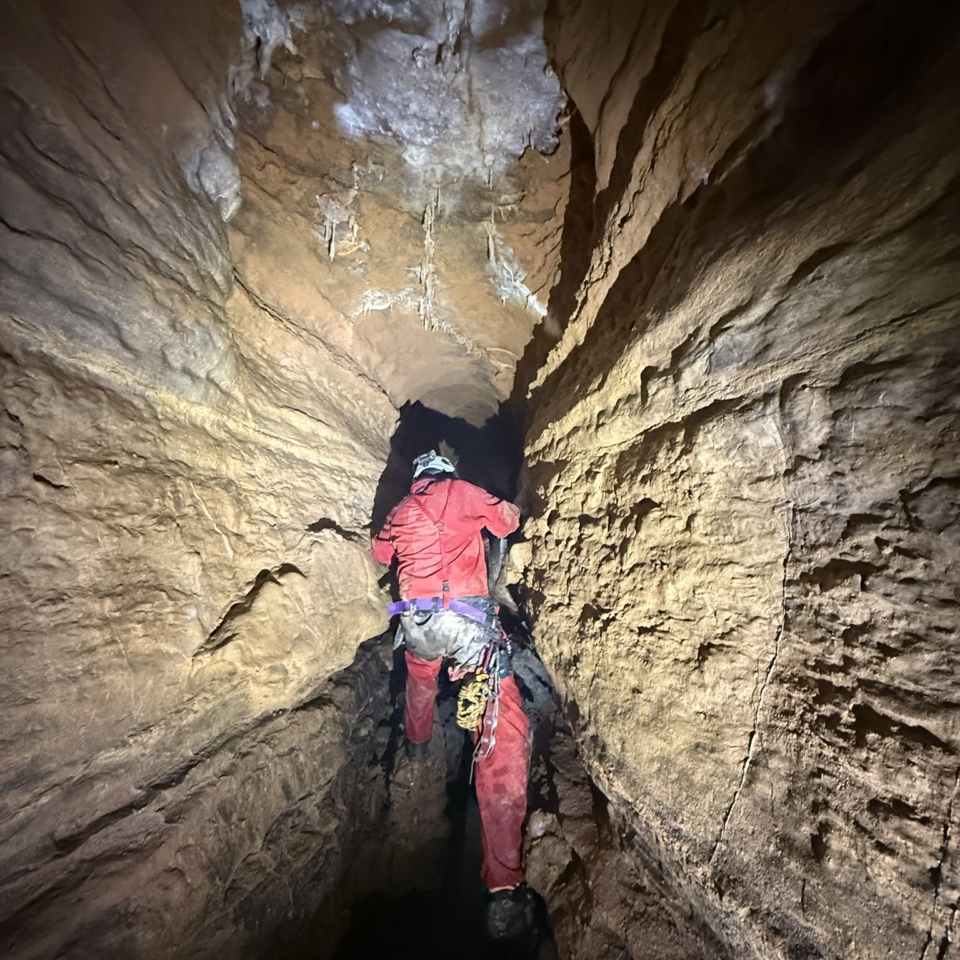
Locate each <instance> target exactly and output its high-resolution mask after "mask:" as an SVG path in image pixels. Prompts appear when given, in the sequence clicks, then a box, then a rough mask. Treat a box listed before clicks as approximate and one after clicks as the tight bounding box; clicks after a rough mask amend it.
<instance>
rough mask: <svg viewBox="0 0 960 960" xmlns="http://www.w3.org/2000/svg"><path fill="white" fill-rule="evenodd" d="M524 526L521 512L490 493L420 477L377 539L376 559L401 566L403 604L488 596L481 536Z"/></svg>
mask: <svg viewBox="0 0 960 960" xmlns="http://www.w3.org/2000/svg"><path fill="white" fill-rule="evenodd" d="M519 525H520V510H519V508H518V507H516V506H514V505H513V504H512V503H510V502H509V501H507V500H501V499H500V498H499V497H495V496H493V494H490V493H487V491H486V490H483V489H481V488H480V487H476V486H474V485H473V484H472V483H467V481H466V480H459V479H455V478H453V477H419V478H418V479H416V480H414V481H413V486H411V487H410V493H409V494H408V495H407V496H406V497H404V498H403V500H401V501H400V502H399V503H398V504H397V505H396V506H395V507H394V508H393V510H391V511H390V516H388V517H387V521H386V523H384V525H383V529H382V530H381V531H380V532H379V533H378V534H377V535H376V537H374V539H373V557H374V559H375V560H378V561H379V562H380V563H386V564H389V563H390V561H391V560H393V556H394V554H396V556H397V560H398V573H399V576H400V596H401V597H402V598H403V599H404V600H415V599H419V598H424V599H427V598H430V597H442V596H443V595H444V591H443V584H444V581H446V582H447V583H448V584H449V590H448V591H447V597H448V598H450V597H480V596H484V595H486V593H487V566H486V563H485V562H484V556H483V537H482V535H481V531H482V530H483V528H484V527H486V528H487V529H488V530H489V531H490V532H491V533H492V534H493V535H494V536H495V537H505V536H507V534H509V533H513V531H514V530H516V529H517V527H518V526H519Z"/></svg>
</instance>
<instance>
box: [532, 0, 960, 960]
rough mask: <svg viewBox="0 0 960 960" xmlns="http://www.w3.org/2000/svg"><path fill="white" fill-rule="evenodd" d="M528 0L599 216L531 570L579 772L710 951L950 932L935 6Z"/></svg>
mask: <svg viewBox="0 0 960 960" xmlns="http://www.w3.org/2000/svg"><path fill="white" fill-rule="evenodd" d="M553 11H554V14H555V21H554V35H553V42H554V45H555V50H556V53H557V57H558V60H559V61H560V62H561V63H562V64H564V69H563V71H562V78H563V80H564V83H565V87H566V89H567V90H568V92H569V94H570V96H571V98H572V100H573V101H574V102H575V103H576V105H577V106H578V108H579V112H580V114H581V116H582V117H583V118H584V123H585V125H586V126H587V128H588V129H589V130H590V132H591V134H592V136H593V143H594V146H595V162H596V178H597V189H596V196H595V204H594V211H595V214H596V217H597V230H596V235H595V238H594V240H595V242H594V249H593V257H592V261H591V263H590V265H589V268H588V270H587V272H586V278H585V281H584V283H583V285H582V286H581V288H580V294H579V298H578V309H577V312H576V314H575V316H574V318H573V321H572V322H571V324H570V325H569V327H568V328H567V330H566V333H565V335H564V337H563V339H562V340H561V342H560V344H559V345H558V347H557V348H556V349H555V350H554V351H553V352H552V354H551V355H550V357H549V358H548V360H547V363H546V365H545V366H544V368H543V369H542V371H541V373H540V375H539V378H538V379H537V380H536V381H535V383H534V385H533V390H532V397H533V402H534V404H535V418H534V421H533V425H532V428H531V430H530V432H529V434H528V440H527V451H528V456H529V462H530V470H529V475H528V478H527V484H526V489H527V496H526V499H527V506H528V509H529V510H530V511H531V512H532V514H533V519H531V520H530V521H529V522H528V523H527V526H526V530H527V533H528V535H529V537H530V538H531V540H532V553H531V560H530V562H529V563H528V564H527V570H526V572H527V590H528V602H529V605H530V607H531V609H532V611H533V612H534V614H535V617H536V631H537V636H538V643H539V646H540V649H541V651H542V653H543V656H544V659H545V661H546V663H547V665H548V667H549V668H550V670H551V672H552V673H553V675H554V677H555V678H556V679H557V682H558V685H559V687H560V689H561V692H562V694H563V697H564V700H565V706H566V711H567V714H568V716H569V718H570V720H571V723H572V726H573V729H574V733H575V736H576V737H577V739H578V741H579V743H580V745H581V748H582V751H583V754H584V757H585V759H586V761H587V765H588V768H589V769H590V771H591V773H592V775H593V776H594V778H595V779H596V781H597V783H598V784H599V786H600V787H601V788H602V789H603V791H604V792H605V793H606V794H607V795H608V796H609V797H610V799H611V802H612V803H613V805H614V806H615V808H617V809H618V810H619V811H621V812H622V813H624V814H625V815H626V817H627V820H628V821H629V822H630V823H631V824H632V825H633V826H634V828H635V829H636V830H637V832H638V835H639V836H640V837H641V838H642V840H643V843H644V845H646V846H647V848H648V849H650V850H651V851H653V852H654V856H655V857H657V858H659V859H660V860H661V862H662V864H663V866H664V869H665V870H667V871H668V872H669V873H670V874H671V875H672V877H673V878H674V879H675V880H676V881H677V882H678V883H679V884H680V885H681V886H682V887H684V888H685V889H686V890H687V892H688V893H689V895H690V896H691V897H692V898H693V899H694V901H695V902H696V903H698V904H699V906H700V909H701V911H702V912H703V914H704V916H705V917H707V918H708V919H709V921H710V922H711V923H712V925H713V927H714V929H715V930H716V931H717V933H718V934H719V935H720V937H721V938H722V939H723V940H724V941H725V942H726V943H727V944H728V946H729V947H730V949H731V950H732V951H733V953H734V955H736V956H738V957H750V956H758V957H759V956H763V957H781V956H782V957H791V958H795V957H804V958H815V957H822V958H826V957H830V958H838V957H847V958H849V957H854V956H856V957H865V958H866V957H870V958H873V957H877V958H879V957H888V956H896V957H920V958H924V960H932V958H933V957H939V958H943V957H947V956H951V955H952V953H953V951H954V950H955V947H954V946H953V940H954V937H955V933H956V931H955V923H954V921H955V917H956V912H957V901H958V878H957V874H956V868H955V862H956V854H955V844H956V840H955V836H954V833H955V825H956V791H957V783H958V773H960V766H958V760H957V755H958V750H960V731H958V721H960V713H958V709H957V708H958V703H957V694H956V684H955V681H954V677H955V673H956V669H957V657H958V650H960V648H958V629H960V594H958V592H957V572H958V562H960V501H958V493H957V491H958V484H960V478H958V472H957V463H958V462H960V416H958V414H960V389H958V387H957V384H958V382H960V321H958V308H960V269H958V267H957V260H956V251H957V249H958V234H957V228H956V224H957V213H958V209H960V190H958V184H960V177H958V174H960V153H958V150H957V142H956V137H955V131H956V129H957V122H958V119H960V118H958V115H957V106H956V100H955V97H954V96H953V94H952V92H951V91H953V90H954V89H956V85H957V81H958V76H957V64H958V62H960V60H958V54H960V48H958V36H960V31H958V28H960V24H958V20H957V15H956V11H955V10H954V9H953V8H952V7H951V6H950V5H948V4H939V3H930V4H924V5H922V6H921V8H918V10H916V11H915V15H911V16H910V17H909V18H904V17H902V13H903V10H902V8H900V7H899V6H898V5H896V4H893V3H880V4H873V3H871V4H857V3H847V4H835V3H830V4H814V5H810V4H805V5H804V6H803V8H802V9H801V8H798V7H796V6H791V5H789V4H779V3H763V4H750V3H742V4H728V5H724V6H723V7H722V8H721V7H718V6H717V5H715V4H713V5H712V4H700V3H686V2H679V3H659V4H658V3H642V4H619V5H611V7H610V10H609V11H608V13H607V14H606V15H601V16H598V15H597V12H596V11H595V8H594V6H593V5H592V4H587V3H580V2H577V0H561V2H559V3H557V4H555V5H554V8H553ZM627 24H629V29H628V28H627ZM610 37H613V38H614V39H613V43H614V48H613V49H609V48H608V39H609V38H610ZM601 50H606V51H608V52H609V53H610V54H611V55H608V56H606V57H603V58H601V57H600V56H599V55H598V53H599V51H601Z"/></svg>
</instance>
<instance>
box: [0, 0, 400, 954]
mask: <svg viewBox="0 0 960 960" xmlns="http://www.w3.org/2000/svg"><path fill="white" fill-rule="evenodd" d="M161 6H163V8H164V10H163V12H160V11H159V10H158V7H157V5H156V4H124V3H121V2H116V3H111V4H104V3H84V4H75V3H53V2H50V3H36V4H32V3H30V4H24V3H19V4H18V3H10V4H5V5H4V10H3V30H2V42H3V55H2V57H0V64H2V67H0V70H2V81H3V82H2V86H3V90H2V94H0V97H2V99H0V103H2V110H3V121H2V123H3V144H2V155H3V156H2V161H0V178H2V186H0V218H2V225H0V235H2V241H0V242H2V247H0V308H2V312H3V315H2V317H0V344H2V347H0V391H2V407H3V411H2V413H0V461H2V467H0V486H2V496H3V501H4V505H3V511H2V514H0V530H2V532H0V543H2V544H3V549H2V551H0V554H2V555H0V607H2V609H3V624H2V629H0V642H2V659H3V671H2V679H0V701H2V712H3V734H2V754H0V755H2V763H0V766H2V771H3V772H2V775H0V776H2V789H0V794H2V799H0V864H2V868H0V876H2V880H0V924H2V930H3V934H2V941H0V942H2V943H3V950H4V952H5V954H7V955H10V956H23V957H32V956H71V957H76V956H96V957H108V956H124V957H130V956H135V955H137V956H141V955H151V956H170V955H172V951H174V947H173V946H172V945H173V944H176V945H177V948H176V952H177V955H179V956H186V955H189V954H188V953H187V952H185V951H186V950H187V948H186V947H185V946H184V940H185V938H186V937H187V935H188V931H190V934H189V935H190V938H191V949H193V950H196V951H198V952H202V951H203V950H206V953H207V955H209V952H210V950H211V944H212V943H216V940H217V937H220V938H221V939H222V938H230V937H238V936H240V937H242V936H246V935H251V932H252V931H254V930H255V929H256V928H258V925H260V924H261V923H263V924H268V922H270V923H272V922H275V921H279V920H282V919H284V912H283V911H286V910H288V909H294V906H295V901H296V899H297V897H295V896H294V893H292V892H291V891H292V890H293V888H294V886H296V882H295V881H292V877H293V875H295V874H297V873H298V871H302V870H306V869H307V862H308V861H309V858H310V856H311V855H312V853H311V849H310V847H309V846H308V845H304V844H303V842H302V836H301V835H299V834H298V833H296V832H294V833H293V834H292V835H288V833H286V832H284V829H282V828H281V824H282V823H283V822H284V818H285V817H288V816H289V815H290V814H291V811H293V810H297V811H298V816H299V817H300V818H301V819H302V821H303V824H304V825H305V827H307V828H309V825H310V824H311V823H314V829H315V831H317V832H319V833H322V832H323V830H332V829H334V828H336V829H340V827H338V826H337V821H336V819H333V820H332V821H331V820H330V815H329V814H323V812H322V807H323V805H324V803H330V802H332V800H333V797H335V796H339V795H340V794H343V795H345V796H348V795H349V790H348V789H347V787H346V786H344V783H345V782H346V781H344V779H343V778H344V777H347V779H348V780H349V775H348V772H347V771H348V769H349V767H348V766H347V767H345V766H344V765H345V764H349V762H350V760H351V758H350V757H349V756H348V753H347V747H346V743H347V741H348V739H349V738H350V737H351V736H356V737H358V738H359V739H358V740H357V743H362V742H363V739H362V738H363V736H364V735H365V733H369V732H370V730H369V729H368V730H366V731H364V730H363V729H361V728H362V723H361V720H360V718H362V717H363V716H364V715H369V714H371V713H375V712H376V711H380V713H382V712H383V710H384V709H385V701H386V686H385V680H384V678H383V677H380V678H378V679H377V680H376V683H374V681H373V680H370V681H364V683H365V686H362V689H360V692H359V693H356V694H355V695H352V696H351V697H346V698H345V699H344V698H343V697H341V700H343V702H342V703H340V702H338V703H334V701H329V702H328V697H329V691H328V690H327V685H326V680H327V678H328V677H329V676H330V675H331V674H333V673H335V672H336V671H338V670H340V669H342V668H344V667H346V666H347V665H349V664H350V663H351V662H352V661H353V659H354V657H355V653H356V648H357V645H358V643H360V642H361V641H363V640H364V639H366V638H368V637H371V636H373V635H375V634H378V633H379V632H380V631H381V630H382V629H383V628H384V626H385V625H386V617H385V614H384V612H383V607H382V599H381V597H380V591H379V589H378V587H377V584H376V580H377V577H379V575H380V571H379V570H378V569H376V568H375V565H374V564H373V562H372V560H371V559H370V557H369V555H368V551H367V546H366V539H367V533H366V530H365V529H364V528H365V526H366V525H367V524H368V523H369V517H370V512H371V509H372V504H373V499H374V493H375V490H376V484H377V480H378V478H379V475H380V472H381V470H382V465H383V463H384V462H385V460H386V456H387V449H388V443H389V435H390V433H391V432H392V430H393V426H394V424H395V420H396V411H395V408H394V406H393V404H392V403H390V401H389V400H388V399H387V397H386V395H385V393H384V391H383V390H382V389H381V388H380V387H379V386H378V385H377V384H376V382H375V381H374V380H372V379H371V378H364V377H363V376H360V375H358V371H357V370H356V369H355V367H354V366H351V364H350V362H349V361H348V360H345V359H344V358H343V357H342V356H341V355H339V354H338V353H337V352H336V351H334V350H331V349H330V348H328V347H327V346H326V345H325V343H324V341H323V339H322V338H320V337H312V338H311V337H307V336H303V335H298V333H297V331H296V330H291V329H289V328H285V327H284V325H283V324H282V322H281V321H280V318H277V317H273V316H271V315H270V314H269V313H267V312H266V311H265V310H263V309H261V308H260V307H258V306H257V305H256V304H252V303H250V302H247V301H245V300H243V298H241V297H238V296H237V295H236V294H235V293H233V294H232V295H231V292H232V291H233V290H234V288H233V274H232V266H231V261H230V255H229V251H228V246H227V233H226V228H225V225H224V222H223V218H224V216H229V215H231V214H232V213H233V212H234V210H235V201H236V199H237V196H236V190H237V189H239V174H237V172H236V168H235V167H232V170H233V173H232V174H231V166H232V163H233V161H232V160H230V159H229V156H228V153H229V150H230V147H231V144H232V124H233V120H232V118H231V115H230V105H229V103H228V101H227V93H228V90H227V84H228V78H229V68H230V65H231V63H238V62H240V61H241V52H240V50H239V44H240V40H241V37H242V31H241V23H240V10H239V7H236V6H235V5H234V4H232V3H213V2H211V3H205V4H194V3H188V4H177V5H175V4H164V5H161ZM231 176H234V177H236V181H235V182H233V181H232V180H231ZM231 184H232V186H231ZM221 188H222V189H221ZM231 190H232V191H233V192H232V193H231ZM264 371H269V373H270V376H269V377H265V376H264ZM277 371H280V372H281V375H280V376H277V375H276V372H277ZM367 669H369V668H367ZM358 689H359V688H358ZM334 699H336V698H334ZM374 726H375V723H374ZM358 758H360V759H359V760H358V762H360V764H361V767H362V764H363V760H362V748H361V753H360V754H358ZM311 798H312V799H311ZM338 802H340V801H338ZM324 817H326V820H324ZM343 829H346V827H344V828H343ZM333 836H334V835H333V834H331V838H330V840H329V843H330V846H329V848H328V854H329V858H330V860H329V862H328V863H327V864H326V865H325V866H324V871H326V874H325V875H326V876H327V878H328V880H330V881H332V880H333V879H334V878H335V876H336V872H335V869H334V867H332V866H331V864H334V863H335V862H336V858H337V857H338V856H340V852H341V851H339V849H338V848H337V847H336V845H335V842H334V839H333ZM281 861H282V863H283V866H280V865H279V864H280V862H281ZM314 866H315V867H316V868H317V869H319V867H317V865H316V864H315V865H314ZM271 871H276V876H274V882H276V883H278V884H280V886H281V887H282V889H283V890H285V891H286V893H284V898H285V906H284V907H283V909H282V910H281V912H280V913H279V914H278V915H277V916H271V915H270V911H269V909H268V906H269V905H270V904H271V903H273V900H272V899H271V898H273V899H275V897H274V895H273V893H272V892H270V891H267V892H266V893H264V896H262V897H260V898H259V900H258V899H257V897H256V896H253V891H254V890H256V889H258V888H259V889H261V892H263V891H266V890H267V886H269V877H268V875H269V874H271ZM321 874H322V875H323V871H321ZM311 876H312V874H311ZM291 883H292V884H293V885H291ZM265 884H266V885H267V886H264V885H265ZM318 889H319V888H318ZM302 892H303V891H302V890H298V892H297V896H299V893H302ZM268 894H269V895H268ZM316 894H317V890H314V891H313V895H314V896H315V895H316ZM270 909H273V908H272V907H270ZM258 910H259V911H266V912H265V913H262V915H261V914H260V913H258ZM234 911H239V913H236V914H235V913H234ZM201 916H203V917H204V919H203V921H202V922H201V920H200V919H199V918H200V917H201Z"/></svg>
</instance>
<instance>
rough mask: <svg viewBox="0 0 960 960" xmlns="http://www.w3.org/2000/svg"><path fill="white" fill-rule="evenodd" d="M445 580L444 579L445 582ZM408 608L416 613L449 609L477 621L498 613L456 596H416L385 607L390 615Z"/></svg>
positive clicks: (490, 617) (482, 620)
mask: <svg viewBox="0 0 960 960" xmlns="http://www.w3.org/2000/svg"><path fill="white" fill-rule="evenodd" d="M446 582H447V581H444V583H446ZM408 610H416V611H417V612H418V613H436V612H437V611H438V610H449V611H450V612H451V613H459V614H460V615H461V616H463V617H469V618H470V619H471V620H476V622H477V623H489V622H491V621H492V620H493V617H494V616H495V615H496V614H497V613H499V610H498V609H495V610H494V613H493V614H490V613H488V612H487V611H485V610H480V609H479V608H478V607H473V606H471V605H470V604H469V603H464V602H463V601H462V600H458V599H457V598H456V597H446V596H444V597H417V598H415V599H413V600H397V601H396V603H391V604H390V605H389V606H388V607H387V613H388V614H389V615H390V616H391V617H392V616H394V615H396V614H398V613H406V612H407V611H408Z"/></svg>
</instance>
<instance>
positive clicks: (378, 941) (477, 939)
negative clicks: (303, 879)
mask: <svg viewBox="0 0 960 960" xmlns="http://www.w3.org/2000/svg"><path fill="white" fill-rule="evenodd" d="M514 667H515V671H516V675H517V678H518V683H519V685H520V687H521V691H522V692H523V694H524V706H525V709H526V711H527V713H528V716H529V717H530V721H531V732H532V736H533V740H534V748H533V760H532V769H531V777H530V784H531V786H530V790H529V796H530V809H531V810H532V809H534V807H539V806H542V805H543V793H544V791H543V783H542V774H541V772H540V771H542V770H543V768H544V762H545V760H546V754H547V752H548V750H549V746H548V742H549V741H550V740H552V739H553V738H554V737H555V736H556V735H557V732H558V730H557V725H558V723H560V724H562V721H560V714H559V703H558V701H557V700H556V695H555V694H554V692H553V689H552V686H551V684H550V680H549V676H548V674H547V672H546V669H545V667H544V666H543V664H542V663H541V662H540V660H539V658H538V657H537V656H536V654H535V652H534V651H533V650H532V649H531V648H529V647H527V646H523V645H521V646H516V647H515V655H514ZM405 678H406V672H405V667H404V661H403V655H402V652H399V651H398V652H396V653H395V654H394V669H393V671H392V675H391V688H392V689H391V692H392V695H393V704H394V713H393V717H392V723H391V742H390V744H389V746H388V748H387V750H386V752H385V756H384V759H383V765H384V768H385V776H386V796H387V804H386V812H385V822H382V823H381V824H380V829H378V830H374V831H372V832H371V833H370V834H369V835H368V836H367V837H366V838H365V839H364V840H363V841H362V843H361V849H360V850H359V851H358V853H357V856H356V857H355V858H354V861H353V865H352V867H351V870H350V874H351V876H348V878H347V885H348V887H352V888H353V889H362V888H363V886H365V885H367V886H369V885H371V878H375V879H374V880H373V885H374V886H375V887H376V889H374V890H372V891H371V892H367V893H365V894H363V895H361V896H359V897H358V898H357V899H355V900H354V901H353V902H352V903H351V904H350V907H349V921H348V925H347V926H346V929H345V931H344V932H343V933H342V936H340V937H339V943H338V946H337V950H336V953H335V954H334V960H361V958H362V960H368V958H370V957H380V956H384V957H386V956H389V957H391V958H395V960H404V958H411V960H413V958H416V960H448V958H450V960H453V958H456V960H555V958H556V956H557V953H556V948H555V946H554V943H553V937H552V933H551V931H550V927H549V922H548V919H547V911H546V906H545V904H544V902H543V900H542V899H541V898H540V897H539V896H538V895H537V896H536V920H535V925H534V929H533V930H532V931H531V933H530V935H529V936H526V937H523V938H519V939H517V940H514V941H507V942H495V941H492V940H490V939H489V938H488V936H487V934H486V929H485V908H486V894H485V890H484V888H483V886H482V884H481V882H480V860H481V840H480V816H479V809H478V806H477V799H476V792H475V790H474V787H473V785H472V783H471V760H472V753H473V750H472V746H471V744H470V743H469V740H468V737H467V735H466V734H465V733H464V731H463V730H461V729H460V728H459V727H458V726H457V725H456V719H455V717H456V698H457V693H458V690H459V684H454V683H451V682H450V681H449V679H447V677H446V671H442V672H441V679H440V692H439V696H438V701H437V711H436V715H435V719H434V733H433V738H432V740H431V748H430V756H429V757H428V758H427V759H426V760H424V761H420V762H413V761H410V760H409V759H408V758H407V757H406V756H405V754H404V752H403V733H402V727H401V718H402V715H403V688H404V683H405ZM567 735H569V733H568V731H567ZM315 932H316V934H317V935H318V936H322V937H326V936H329V929H328V930H322V929H316V931H315ZM310 956H311V954H310V952H309V951H305V952H303V953H302V954H300V957H299V960H307V958H308V957H310Z"/></svg>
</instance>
